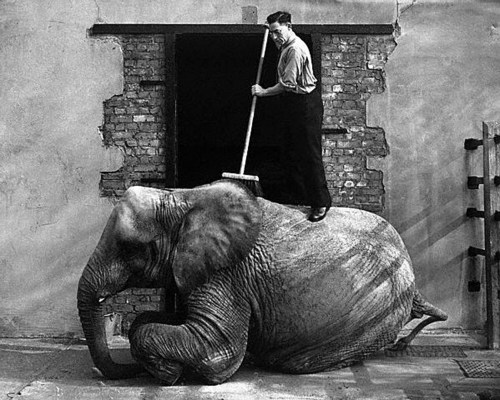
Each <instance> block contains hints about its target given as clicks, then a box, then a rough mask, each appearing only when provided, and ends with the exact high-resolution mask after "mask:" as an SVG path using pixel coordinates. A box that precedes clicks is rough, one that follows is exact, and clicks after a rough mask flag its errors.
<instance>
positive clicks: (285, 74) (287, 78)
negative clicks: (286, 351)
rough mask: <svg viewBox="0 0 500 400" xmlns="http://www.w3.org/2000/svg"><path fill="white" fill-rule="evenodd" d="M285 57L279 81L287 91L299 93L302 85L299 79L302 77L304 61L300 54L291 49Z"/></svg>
mask: <svg viewBox="0 0 500 400" xmlns="http://www.w3.org/2000/svg"><path fill="white" fill-rule="evenodd" d="M284 56H285V59H284V60H282V69H281V71H280V72H281V73H280V74H279V81H280V83H281V85H282V86H283V87H284V88H285V90H286V91H288V92H295V93H297V92H298V86H299V84H300V82H298V79H300V77H301V76H302V69H303V63H304V60H302V56H301V54H300V52H298V51H296V50H295V49H290V50H289V51H287V53H286V55H284Z"/></svg>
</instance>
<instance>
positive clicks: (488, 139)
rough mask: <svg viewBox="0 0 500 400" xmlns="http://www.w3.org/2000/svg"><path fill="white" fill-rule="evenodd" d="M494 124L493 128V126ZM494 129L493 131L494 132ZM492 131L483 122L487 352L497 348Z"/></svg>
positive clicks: (498, 203)
mask: <svg viewBox="0 0 500 400" xmlns="http://www.w3.org/2000/svg"><path fill="white" fill-rule="evenodd" d="M495 125H496V126H495ZM495 128H496V129H495ZM495 130H498V124H494V123H491V122H483V176H484V185H483V187H484V245H485V248H484V249H485V264H484V265H485V270H486V271H485V272H486V325H487V332H486V334H487V342H488V348H489V349H498V348H499V347H500V346H499V345H500V331H499V325H500V324H499V313H500V309H499V303H498V265H499V261H498V260H496V259H495V257H494V255H493V254H494V253H496V252H497V250H498V249H499V247H500V243H499V240H500V234H499V225H500V224H499V222H497V221H494V220H493V215H494V214H495V211H496V210H498V209H500V188H498V187H496V186H495V185H494V181H493V177H494V176H495V175H498V172H500V171H498V164H499V162H498V160H497V158H498V157H499V156H500V151H498V147H499V146H498V145H496V140H493V139H495Z"/></svg>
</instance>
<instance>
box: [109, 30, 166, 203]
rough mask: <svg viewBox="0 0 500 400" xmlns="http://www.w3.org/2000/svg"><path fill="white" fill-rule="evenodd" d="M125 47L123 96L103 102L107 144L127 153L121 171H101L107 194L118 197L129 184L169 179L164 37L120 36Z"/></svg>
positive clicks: (124, 153)
mask: <svg viewBox="0 0 500 400" xmlns="http://www.w3.org/2000/svg"><path fill="white" fill-rule="evenodd" d="M118 38H119V40H120V43H121V46H122V51H123V75H124V86H123V94H121V95H117V96H114V97H112V98H111V99H109V100H107V101H105V102H104V124H103V125H102V126H101V134H102V138H103V142H104V145H105V146H117V147H118V148H119V149H120V150H121V151H122V153H123V157H124V159H123V166H122V167H121V168H120V169H119V170H118V171H113V172H102V173H101V182H100V190H101V195H103V196H120V195H122V194H123V192H124V191H125V190H126V189H127V188H128V187H130V186H133V185H141V184H142V185H144V184H147V185H148V186H155V185H158V183H155V182H161V181H162V180H164V179H165V170H166V160H165V143H166V140H165V119H164V115H163V113H164V107H163V105H164V90H165V88H164V85H163V83H162V82H163V81H164V80H165V47H164V46H165V44H164V36H163V35H123V36H119V37H118Z"/></svg>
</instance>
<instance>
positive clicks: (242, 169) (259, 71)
mask: <svg viewBox="0 0 500 400" xmlns="http://www.w3.org/2000/svg"><path fill="white" fill-rule="evenodd" d="M267 29H268V28H267V27H266V30H265V32H264V38H263V39H262V48H261V50H260V59H259V68H258V69H257V79H256V82H255V84H256V85H258V84H259V83H260V77H261V75H262V65H263V64H264V56H265V54H266V47H267V38H268V36H269V34H268V32H267ZM256 105H257V96H255V95H254V96H253V98H252V107H251V108H250V118H248V126H247V134H246V138H245V147H244V149H243V158H242V159H241V166H240V175H243V174H244V173H245V165H246V163H247V155H248V146H249V145H250V136H251V135H252V126H253V118H254V116H255V106H256Z"/></svg>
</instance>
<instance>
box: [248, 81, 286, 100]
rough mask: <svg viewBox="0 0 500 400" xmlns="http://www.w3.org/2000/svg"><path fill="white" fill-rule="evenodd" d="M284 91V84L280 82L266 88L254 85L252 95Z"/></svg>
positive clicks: (270, 94) (263, 95)
mask: <svg viewBox="0 0 500 400" xmlns="http://www.w3.org/2000/svg"><path fill="white" fill-rule="evenodd" d="M284 91H285V88H284V86H283V85H282V84H281V83H279V82H278V83H277V84H276V85H274V86H270V87H268V88H266V89H264V88H263V87H262V86H260V85H253V86H252V95H253V96H257V97H267V96H276V95H278V94H281V93H283V92H284Z"/></svg>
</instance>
